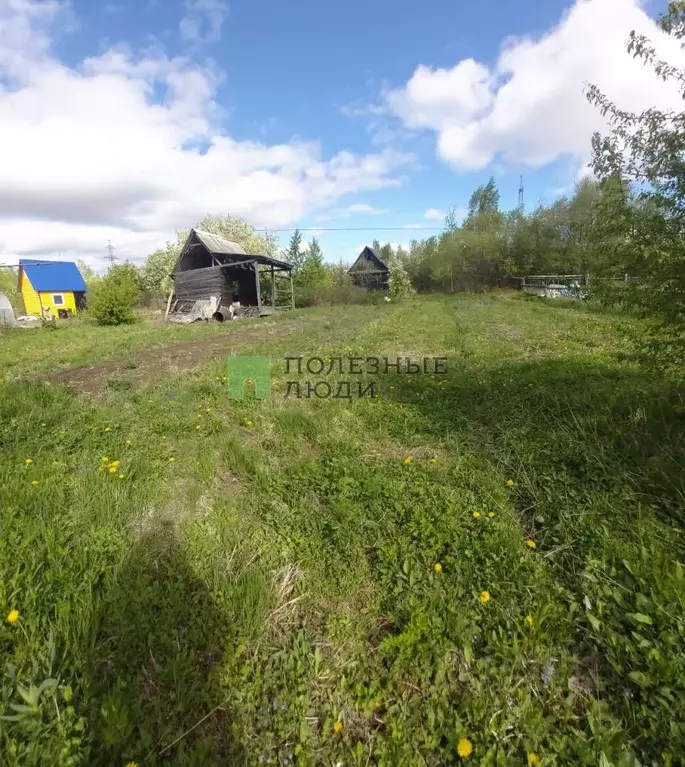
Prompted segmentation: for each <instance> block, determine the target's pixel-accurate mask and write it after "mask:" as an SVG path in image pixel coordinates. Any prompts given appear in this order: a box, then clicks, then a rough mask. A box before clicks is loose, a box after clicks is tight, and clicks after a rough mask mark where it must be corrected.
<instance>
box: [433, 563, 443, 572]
mask: <svg viewBox="0 0 685 767" xmlns="http://www.w3.org/2000/svg"><path fill="white" fill-rule="evenodd" d="M433 570H435V572H436V573H437V574H438V575H440V573H441V572H442V565H441V564H440V562H436V563H435V564H434V565H433Z"/></svg>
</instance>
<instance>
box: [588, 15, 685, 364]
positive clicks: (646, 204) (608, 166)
mask: <svg viewBox="0 0 685 767" xmlns="http://www.w3.org/2000/svg"><path fill="white" fill-rule="evenodd" d="M660 25H661V28H662V29H663V30H664V31H665V32H667V33H668V34H670V35H671V36H673V37H674V38H676V39H678V40H682V39H683V38H684V37H685V3H683V2H671V3H669V5H668V12H667V13H666V14H665V15H664V16H663V17H662V18H661V19H660ZM628 52H629V53H630V54H632V55H633V57H637V58H640V59H642V61H643V62H644V63H645V65H647V66H650V67H651V68H652V69H653V70H654V73H655V75H656V77H657V78H660V79H662V80H665V81H668V82H671V83H673V85H674V87H676V88H677V89H678V90H679V91H680V92H681V94H682V95H683V97H685V69H678V68H676V67H673V66H671V65H669V64H668V63H667V62H666V61H663V60H662V59H660V58H659V57H658V55H657V52H656V50H655V49H654V47H653V46H652V44H651V43H650V41H649V40H647V39H646V38H645V37H644V36H639V35H637V34H636V33H635V32H632V33H631V36H630V40H629V42H628ZM587 96H588V99H589V101H590V102H591V103H592V104H594V105H595V106H597V107H598V108H599V110H600V111H601V113H602V115H604V116H605V117H608V119H609V120H610V122H611V124H612V126H613V128H612V130H611V132H610V133H609V135H606V136H601V135H599V134H595V135H594V136H593V139H592V147H593V159H592V167H593V170H594V172H595V174H596V176H597V177H598V178H599V179H600V181H601V184H602V199H601V202H600V208H601V214H600V213H598V216H597V226H596V229H595V240H594V245H595V249H596V251H597V256H598V265H599V266H600V269H601V277H602V278H603V279H600V280H597V281H596V283H595V286H594V292H595V293H596V295H598V296H600V297H601V298H603V299H604V300H606V301H620V302H621V303H622V304H624V305H626V306H628V307H630V308H631V309H634V310H636V311H638V312H640V313H641V314H643V315H645V316H647V317H649V318H650V320H651V325H650V329H649V330H650V332H649V341H650V343H649V346H648V351H649V352H651V353H652V354H654V355H655V356H656V357H657V358H659V359H661V360H667V361H668V360H671V361H673V362H676V363H677V362H678V360H679V359H681V358H682V351H683V349H685V250H684V249H683V234H684V232H685V164H684V163H683V156H684V155H685V112H683V111H678V112H674V111H662V110H659V109H648V110H646V111H645V112H642V113H640V114H633V113H631V112H627V111H624V110H622V109H621V108H620V106H618V105H616V104H614V103H612V102H611V101H610V100H609V99H608V98H607V96H605V95H604V94H603V93H602V92H601V91H600V90H599V89H598V88H597V87H596V86H590V87H589V88H588V91H587ZM624 275H628V276H629V277H630V280H629V281H628V282H625V281H624V282H622V281H621V278H622V277H623V276H624Z"/></svg>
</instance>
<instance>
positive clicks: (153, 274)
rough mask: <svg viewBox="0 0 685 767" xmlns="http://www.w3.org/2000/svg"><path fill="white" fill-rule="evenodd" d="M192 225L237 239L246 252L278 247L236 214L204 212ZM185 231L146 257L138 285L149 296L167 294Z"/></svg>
mask: <svg viewBox="0 0 685 767" xmlns="http://www.w3.org/2000/svg"><path fill="white" fill-rule="evenodd" d="M193 228H194V229H203V230H204V231H206V232H211V233H212V234H218V235H219V236H220V237H225V238H226V239H227V240H231V241H232V242H237V243H238V245H240V246H241V247H242V248H243V250H244V251H245V252H246V253H248V254H250V255H263V256H273V255H274V254H275V253H276V249H277V247H278V240H277V238H276V236H275V235H273V234H271V233H268V232H267V233H263V232H257V231H255V229H254V227H253V226H252V225H251V224H248V222H247V221H245V220H244V219H242V218H238V217H236V216H231V215H207V216H205V217H204V218H203V219H202V221H200V222H199V223H197V224H196V225H195V226H194V227H193ZM189 231H190V230H189V229H183V230H181V231H178V232H176V241H175V242H167V243H166V245H165V246H164V247H162V248H158V249H157V250H155V251H153V252H152V253H150V255H149V256H148V257H147V260H146V261H145V264H144V265H143V267H142V268H141V270H140V282H141V287H142V289H143V290H144V291H145V292H146V293H148V294H151V295H166V294H168V293H169V290H171V285H172V280H171V272H172V270H173V268H174V264H175V263H176V260H177V259H178V256H179V254H180V252H181V248H182V247H183V243H184V242H185V241H186V239H187V237H188V233H189Z"/></svg>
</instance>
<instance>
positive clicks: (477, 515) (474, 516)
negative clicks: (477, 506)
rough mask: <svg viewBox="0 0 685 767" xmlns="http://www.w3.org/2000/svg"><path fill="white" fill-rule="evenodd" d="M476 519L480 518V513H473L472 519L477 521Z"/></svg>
mask: <svg viewBox="0 0 685 767" xmlns="http://www.w3.org/2000/svg"><path fill="white" fill-rule="evenodd" d="M478 517H480V511H474V512H473V518H474V519H478Z"/></svg>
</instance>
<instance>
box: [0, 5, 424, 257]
mask: <svg viewBox="0 0 685 767" xmlns="http://www.w3.org/2000/svg"><path fill="white" fill-rule="evenodd" d="M67 11H68V6H66V5H64V4H60V3H59V2H56V1H55V0H48V2H35V0H0V94H1V95H2V97H1V98H0V146H2V147H3V161H2V164H0V219H1V225H0V258H2V259H3V260H4V261H8V260H10V259H12V258H16V257H18V256H20V255H23V254H24V253H29V252H30V253H31V254H32V255H39V254H43V255H46V256H52V255H56V254H57V253H59V252H61V253H62V255H63V256H64V257H77V256H78V257H82V256H84V255H87V254H88V253H89V252H90V253H92V254H93V257H92V259H91V262H92V263H94V264H95V263H97V261H98V259H99V254H100V253H102V252H103V251H104V247H105V244H106V241H107V239H111V240H112V243H113V244H115V245H116V246H117V248H118V249H119V252H120V253H121V254H122V257H123V255H124V253H125V254H126V255H131V256H132V257H134V258H141V257H142V256H144V254H145V253H146V252H147V251H148V250H149V249H150V248H151V247H154V246H155V245H158V244H162V243H163V242H164V240H165V239H167V238H170V237H172V236H173V232H174V230H175V229H177V228H184V227H187V226H189V225H191V224H192V223H194V222H195V221H197V220H199V219H200V218H202V216H203V215H204V214H206V213H222V212H230V213H232V214H234V215H240V216H244V217H245V218H247V219H248V220H249V221H250V222H251V223H253V224H254V225H256V226H259V227H279V226H288V225H292V224H293V223H294V222H296V221H297V220H298V219H300V218H301V217H302V216H303V215H305V214H306V213H310V212H316V211H317V210H324V209H327V208H330V207H331V206H332V205H335V204H336V203H338V201H339V199H340V198H341V197H343V196H344V195H351V194H355V195H356V194H359V193H364V192H365V191H371V190H376V189H381V188H384V187H388V186H395V185H397V184H399V183H400V180H399V178H398V172H399V169H401V168H404V167H405V166H407V165H408V164H410V163H411V162H413V157H412V156H411V155H409V154H406V153H400V152H397V151H393V150H392V149H390V148H387V149H385V150H383V151H380V152H377V153H374V154H368V155H357V154H353V153H351V152H347V151H341V152H338V153H337V154H336V155H334V156H333V157H330V158H324V157H322V155H321V150H320V147H319V145H318V143H317V142H307V141H293V142H291V143H287V144H276V145H268V144H265V143H262V142H259V141H236V140H235V139H233V138H231V137H230V136H229V135H226V133H225V132H224V131H223V129H222V128H221V127H220V120H219V118H220V117H221V116H222V110H221V108H220V107H219V106H218V105H217V103H216V102H215V94H216V89H217V86H218V85H219V83H220V82H221V80H222V77H223V74H222V72H220V71H218V70H217V69H216V68H215V67H212V66H210V65H204V64H199V63H197V62H194V61H192V60H191V59H189V58H185V57H169V56H168V55H167V54H166V53H165V52H164V51H163V50H161V49H156V50H146V51H144V52H142V53H137V52H136V51H134V50H132V49H130V48H128V47H126V46H118V47H114V48H112V49H110V50H108V51H107V52H106V53H104V54H102V55H100V56H97V57H92V58H88V59H85V60H84V61H82V62H80V64H79V65H78V66H77V67H74V68H71V67H68V66H66V65H65V64H64V63H63V62H61V61H60V60H59V59H58V58H57V57H56V55H55V54H54V52H53V48H52V42H53V40H54V37H55V36H56V35H57V34H58V33H60V32H61V31H62V30H63V29H64V25H65V24H66V23H69V24H72V21H70V20H69V17H68V15H67ZM86 260H88V259H86Z"/></svg>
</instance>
